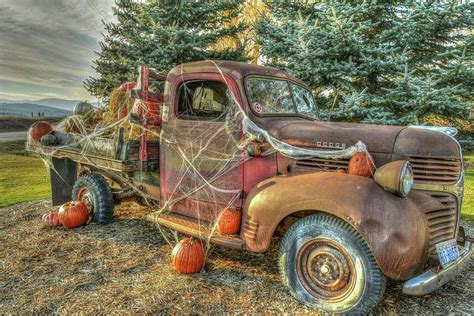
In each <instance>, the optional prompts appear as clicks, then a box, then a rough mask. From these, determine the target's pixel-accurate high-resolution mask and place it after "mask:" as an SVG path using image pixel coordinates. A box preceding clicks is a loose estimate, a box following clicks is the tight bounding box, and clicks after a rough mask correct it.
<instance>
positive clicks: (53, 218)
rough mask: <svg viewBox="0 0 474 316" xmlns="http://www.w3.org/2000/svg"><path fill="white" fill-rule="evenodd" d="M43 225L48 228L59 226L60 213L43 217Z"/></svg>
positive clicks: (52, 213)
mask: <svg viewBox="0 0 474 316" xmlns="http://www.w3.org/2000/svg"><path fill="white" fill-rule="evenodd" d="M42 220H43V223H44V224H45V225H46V226H48V227H56V226H58V225H59V217H58V212H51V213H48V214H44V215H43V218H42Z"/></svg>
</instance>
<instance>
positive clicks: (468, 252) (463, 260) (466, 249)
mask: <svg viewBox="0 0 474 316" xmlns="http://www.w3.org/2000/svg"><path fill="white" fill-rule="evenodd" d="M472 252H473V251H472V244H471V242H470V241H468V240H465V242H464V246H463V248H462V249H461V250H460V251H459V258H458V260H457V261H455V262H453V263H452V264H451V265H450V266H448V267H446V268H445V269H442V268H441V267H435V268H433V269H431V270H428V271H426V272H424V273H423V274H421V275H419V276H417V277H414V278H413V279H410V280H408V281H406V282H405V284H404V285H403V293H404V294H406V295H416V296H420V295H425V294H429V293H431V292H433V291H435V290H436V289H438V288H440V287H441V286H442V285H443V284H445V283H447V282H449V281H450V280H452V279H453V278H454V277H456V276H457V275H458V274H459V273H460V272H461V271H462V270H464V269H465V268H467V267H468V266H469V263H470V261H471V256H472Z"/></svg>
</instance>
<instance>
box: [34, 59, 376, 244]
mask: <svg viewBox="0 0 474 316" xmlns="http://www.w3.org/2000/svg"><path fill="white" fill-rule="evenodd" d="M215 67H216V70H217V72H218V73H220V74H221V80H219V81H188V82H186V81H184V83H183V84H182V85H181V86H180V88H179V89H178V93H177V96H176V98H177V99H176V100H175V101H174V102H173V103H174V104H171V103H170V102H171V100H173V98H168V99H166V97H165V98H164V99H163V100H160V102H158V107H159V108H160V109H161V112H160V111H159V110H158V112H157V113H155V115H156V116H157V117H146V114H145V113H148V112H149V106H150V104H149V102H146V101H144V100H142V99H140V98H138V97H135V98H133V97H132V95H131V93H130V91H132V90H129V91H119V90H117V91H115V92H114V94H113V95H112V97H111V102H110V105H109V107H108V108H105V109H97V110H95V111H93V112H89V113H85V114H83V115H74V116H71V117H68V118H66V119H65V120H64V121H63V122H61V123H60V124H58V125H57V126H55V131H54V132H53V135H54V136H55V140H52V141H51V143H47V144H43V146H40V145H38V143H37V142H35V141H34V140H32V139H29V140H28V143H29V146H30V147H31V148H34V150H35V151H36V152H37V153H38V154H39V155H40V156H41V157H42V158H43V160H44V161H45V163H46V164H47V165H48V166H49V167H50V168H51V169H52V170H55V169H54V166H53V164H52V163H51V157H52V156H54V155H55V154H57V153H58V152H60V151H62V150H67V151H71V152H74V154H76V155H79V156H80V157H79V158H78V159H77V160H78V161H79V163H80V164H81V165H84V168H81V169H80V170H79V172H96V171H101V170H104V167H103V165H101V164H100V163H99V162H98V161H99V159H100V157H108V158H110V160H111V161H112V162H116V163H117V166H119V167H115V165H111V166H112V167H110V168H109V169H107V170H105V172H103V173H101V174H102V175H104V177H106V178H107V179H109V180H110V182H113V183H115V184H117V183H118V184H120V186H113V187H112V191H113V193H114V194H115V195H117V196H120V197H125V196H127V195H137V196H140V198H141V199H142V201H143V202H145V203H146V204H148V205H149V206H150V208H151V209H152V210H153V212H152V213H151V214H150V215H149V218H150V219H151V220H153V221H154V222H156V223H158V218H159V217H161V216H163V215H165V214H167V213H169V212H170V211H173V212H175V213H178V214H181V215H183V216H191V215H193V217H196V214H197V221H199V222H200V223H202V224H203V227H206V228H205V229H204V228H203V232H202V234H201V239H202V240H203V241H204V244H205V245H207V249H209V241H210V238H211V237H212V235H213V234H215V233H216V232H217V227H216V224H215V223H217V221H218V220H219V217H220V216H221V215H222V213H223V210H225V209H228V208H231V209H238V210H240V209H242V208H243V203H244V194H243V186H244V184H243V177H242V173H243V164H244V163H245V162H247V161H249V160H251V159H255V158H254V157H255V156H257V155H256V154H255V153H251V150H250V148H258V151H259V152H258V156H260V157H265V156H268V155H271V154H274V153H279V154H281V155H283V156H286V157H289V158H293V159H297V160H298V159H310V158H323V159H343V158H350V157H352V156H353V155H354V154H356V153H357V152H367V149H366V147H365V145H364V144H363V143H362V142H360V141H359V142H357V143H356V144H355V145H353V146H350V147H348V148H345V149H341V150H315V149H311V148H302V147H297V146H293V145H290V144H288V143H285V142H284V141H281V140H279V139H277V138H276V137H274V136H272V135H271V134H270V133H269V132H268V131H267V130H265V129H263V128H261V127H260V126H258V124H256V123H255V122H253V121H252V120H251V119H250V118H249V116H248V115H247V114H246V112H245V110H244V106H243V104H239V101H238V100H239V98H237V96H235V95H234V93H233V92H232V89H230V88H229V85H228V82H227V81H226V80H227V79H226V76H224V74H223V73H222V72H221V70H220V69H219V67H218V66H217V65H216V64H215ZM182 75H184V71H183V73H182ZM138 81H139V82H140V79H139V80H138ZM157 89H158V91H159V92H160V93H162V94H164V95H167V94H169V91H167V89H169V86H168V83H166V84H165V86H159V87H157ZM175 113H176V115H177V116H178V118H177V117H176V116H175V115H174V114H175ZM158 116H159V117H158ZM154 120H155V121H154ZM150 122H151V123H150ZM42 141H43V140H42ZM143 142H145V143H146V146H147V148H148V157H146V158H147V160H145V161H144V160H143V159H142V158H143V157H142V156H141V155H142V153H140V151H139V148H140V146H143V145H144V143H143ZM117 144H121V145H120V146H117ZM160 159H161V160H160ZM121 161H122V162H121ZM123 161H127V163H128V164H130V166H129V165H127V164H125V163H123ZM132 162H133V163H132ZM160 164H161V166H160ZM132 165H133V167H132ZM127 167H130V170H129V171H127V169H126V168H127ZM119 168H125V169H122V170H119ZM124 170H125V171H124ZM160 170H161V172H162V174H159V172H160ZM58 175H59V176H60V174H59V173H58ZM164 179H166V181H164ZM160 180H161V181H160ZM158 186H160V187H159V188H158ZM153 187H154V188H155V190H161V197H160V198H161V202H160V203H158V201H156V200H155V199H153V198H151V194H150V190H153ZM71 189H72V188H71ZM158 227H159V229H160V231H161V232H162V234H163V236H164V238H165V239H166V240H167V241H168V242H169V243H170V244H171V245H173V244H174V243H175V242H177V241H178V239H177V238H178V236H177V234H174V235H173V234H169V233H167V232H166V231H165V230H164V228H163V227H161V226H160V225H159V224H158Z"/></svg>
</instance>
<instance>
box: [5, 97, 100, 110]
mask: <svg viewBox="0 0 474 316" xmlns="http://www.w3.org/2000/svg"><path fill="white" fill-rule="evenodd" d="M79 102H81V100H65V99H58V98H46V99H40V100H34V101H32V100H8V99H0V104H2V103H10V104H11V103H14V104H19V103H28V104H37V105H43V106H49V107H53V108H58V109H62V110H66V111H72V110H73V109H74V106H75V105H76V104H78V103H79ZM90 103H91V104H92V105H93V106H95V107H97V105H98V103H97V102H90Z"/></svg>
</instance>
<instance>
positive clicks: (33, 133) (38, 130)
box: [29, 121, 53, 142]
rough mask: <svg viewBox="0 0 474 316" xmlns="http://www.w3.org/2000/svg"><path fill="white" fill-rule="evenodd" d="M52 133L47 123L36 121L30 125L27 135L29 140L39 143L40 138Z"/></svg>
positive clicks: (50, 126) (51, 128) (51, 127)
mask: <svg viewBox="0 0 474 316" xmlns="http://www.w3.org/2000/svg"><path fill="white" fill-rule="evenodd" d="M52 131H53V126H52V125H51V124H49V123H48V122H44V121H38V122H35V123H33V125H31V127H30V130H29V134H30V137H31V139H33V140H35V141H37V142H39V141H40V139H41V137H43V136H44V135H46V134H49V133H51V132H52Z"/></svg>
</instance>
